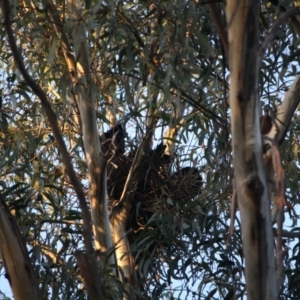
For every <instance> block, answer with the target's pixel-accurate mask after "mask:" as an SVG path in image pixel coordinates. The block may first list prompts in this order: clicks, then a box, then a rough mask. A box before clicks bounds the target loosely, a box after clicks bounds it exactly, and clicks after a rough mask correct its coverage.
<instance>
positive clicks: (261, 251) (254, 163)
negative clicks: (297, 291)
mask: <svg viewBox="0 0 300 300" xmlns="http://www.w3.org/2000/svg"><path fill="white" fill-rule="evenodd" d="M259 4H260V1H247V0H244V1H240V0H231V1H227V5H226V18H227V24H228V25H227V27H228V42H229V66H230V108H231V132H232V146H233V154H234V157H233V165H234V176H235V183H236V189H237V199H238V206H239V209H240V213H241V227H242V237H243V252H244V257H245V265H246V268H245V276H246V288H247V297H248V299H249V300H252V299H253V300H257V299H276V291H277V288H276V278H275V263H274V247H273V232H272V224H271V215H270V203H269V199H268V189H267V184H266V172H265V165H264V161H263V152H262V150H263V147H262V138H261V133H260V126H259V118H260V103H259V97H258V58H257V49H258V16H259Z"/></svg>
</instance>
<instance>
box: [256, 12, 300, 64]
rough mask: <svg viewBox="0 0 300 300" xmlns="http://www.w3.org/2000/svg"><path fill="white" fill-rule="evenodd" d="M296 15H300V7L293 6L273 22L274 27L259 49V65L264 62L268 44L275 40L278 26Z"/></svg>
mask: <svg viewBox="0 0 300 300" xmlns="http://www.w3.org/2000/svg"><path fill="white" fill-rule="evenodd" d="M295 15H300V9H298V8H291V9H289V10H287V11H286V12H284V13H283V14H282V15H281V16H280V17H279V18H278V19H277V20H276V22H275V23H274V24H273V26H272V28H271V29H270V31H269V34H268V36H267V37H266V38H265V40H264V41H263V43H262V45H261V46H260V49H259V50H258V63H259V65H260V64H261V62H262V59H263V56H264V54H265V52H266V49H267V48H268V46H269V45H270V44H271V42H272V41H273V40H274V38H275V35H276V33H277V30H278V28H279V27H280V26H281V25H282V24H284V23H285V21H286V20H287V19H288V18H291V17H292V16H295Z"/></svg>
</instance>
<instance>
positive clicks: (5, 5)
mask: <svg viewBox="0 0 300 300" xmlns="http://www.w3.org/2000/svg"><path fill="white" fill-rule="evenodd" d="M2 9H3V12H4V26H5V29H6V32H7V35H8V41H9V45H10V48H11V51H12V54H13V57H14V60H15V64H16V65H17V67H18V69H19V70H20V72H21V74H22V76H23V77H24V80H25V81H26V83H27V84H28V86H29V87H30V88H31V89H32V91H33V92H34V93H35V94H36V95H37V97H38V98H39V99H40V101H41V104H42V106H43V108H44V110H45V113H46V115H47V117H48V120H49V123H50V126H51V128H52V131H53V134H54V136H55V139H56V142H57V145H58V148H59V150H60V153H61V156H62V161H63V163H64V165H65V167H66V173H67V174H68V176H69V178H70V181H71V183H72V185H73V188H74V190H75V192H76V195H77V197H78V200H79V203H80V207H81V211H82V218H83V220H84V223H83V239H84V245H85V248H86V251H87V256H88V260H89V266H90V270H91V271H93V270H94V271H95V270H96V268H95V266H96V265H97V264H96V256H95V251H94V248H93V243H92V234H91V232H92V230H91V217H90V212H89V209H88V206H87V203H86V200H85V195H84V192H83V189H82V187H81V183H80V181H79V180H78V178H77V176H76V173H75V171H74V168H73V165H72V162H71V157H70V155H69V152H68V150H67V148H66V145H65V142H64V140H63V138H62V135H61V132H60V130H59V127H58V124H57V118H56V115H55V113H54V112H53V110H52V108H51V105H50V103H49V101H48V99H47V95H46V94H45V92H44V91H43V90H42V88H41V87H40V86H39V85H38V84H37V83H36V82H35V81H34V80H33V78H32V77H31V76H30V75H29V73H28V72H27V70H26V69H25V66H24V63H23V58H22V57H21V55H20V53H19V49H18V47H17V44H16V41H15V38H14V34H13V31H12V28H11V20H10V2H9V1H8V0H3V1H2ZM96 278H97V277H96ZM98 284H99V282H98Z"/></svg>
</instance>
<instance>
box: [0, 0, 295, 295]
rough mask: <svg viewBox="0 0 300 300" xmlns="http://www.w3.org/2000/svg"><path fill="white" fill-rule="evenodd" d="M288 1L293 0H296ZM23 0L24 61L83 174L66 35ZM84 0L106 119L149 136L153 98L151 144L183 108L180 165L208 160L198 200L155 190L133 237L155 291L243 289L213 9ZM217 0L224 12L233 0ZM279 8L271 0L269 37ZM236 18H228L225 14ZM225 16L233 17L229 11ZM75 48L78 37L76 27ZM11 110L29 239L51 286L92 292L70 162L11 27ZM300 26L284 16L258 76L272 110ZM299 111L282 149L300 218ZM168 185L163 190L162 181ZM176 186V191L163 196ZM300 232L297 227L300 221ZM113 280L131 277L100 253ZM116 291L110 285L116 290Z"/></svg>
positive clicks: (11, 139)
mask: <svg viewBox="0 0 300 300" xmlns="http://www.w3.org/2000/svg"><path fill="white" fill-rule="evenodd" d="M285 2H286V4H285V5H286V6H287V7H289V6H290V5H291V3H290V2H291V1H285ZM13 3H14V10H13V11H14V16H13V19H14V23H13V30H14V32H15V33H16V37H17V43H18V45H19V48H20V51H21V53H22V55H23V57H24V60H25V63H26V68H27V70H28V71H29V72H30V74H31V75H32V76H33V78H34V79H35V80H36V81H37V82H38V83H39V84H40V85H41V87H42V88H43V89H44V91H45V92H46V93H47V95H48V97H49V99H50V101H51V105H52V108H53V109H54V111H55V112H56V114H57V117H58V121H59V126H60V129H61V131H62V133H63V136H64V140H65V142H66V144H67V145H68V149H69V151H70V153H71V156H72V162H73V164H74V167H75V170H76V172H77V175H78V177H79V178H80V179H81V182H82V185H83V186H84V188H85V190H86V191H87V188H88V186H87V169H86V164H85V156H84V149H83V147H82V141H81V129H80V121H78V110H77V107H76V105H75V103H74V100H73V96H72V93H71V87H72V82H71V80H70V77H69V74H68V70H67V67H66V62H65V60H64V58H63V55H62V41H61V38H60V36H59V37H58V36H57V35H56V34H55V31H54V29H53V26H52V25H53V24H52V23H51V22H50V19H49V17H48V14H47V12H46V11H45V7H44V6H43V1H35V2H34V3H33V2H30V1H27V0H25V1H23V2H17V1H15V2H13ZM108 3H109V4H105V2H100V1H90V0H89V1H85V2H84V3H83V4H84V5H85V7H86V8H85V9H84V20H83V22H84V24H85V25H86V27H87V32H86V36H87V40H88V44H89V47H90V48H89V55H90V60H91V69H92V72H93V74H92V78H93V82H90V83H89V84H90V86H91V88H92V89H94V91H95V92H96V93H97V95H98V96H97V103H96V106H95V107H96V112H97V126H98V127H99V129H100V131H105V130H106V129H107V128H108V126H110V125H111V124H110V119H109V117H108V112H111V113H112V114H113V115H114V117H115V118H116V120H117V122H118V121H120V122H122V124H124V126H125V128H126V132H127V133H126V134H127V135H126V151H127V152H130V151H133V150H135V149H137V148H138V146H139V143H140V142H141V140H142V139H143V134H144V132H145V126H146V125H145V124H146V122H145V120H146V116H147V114H148V113H149V111H150V110H152V111H153V116H154V117H155V118H156V119H157V128H156V131H155V136H154V144H156V143H159V142H160V141H161V139H162V137H163V132H164V131H165V130H166V129H167V128H168V125H170V124H171V125H178V124H179V123H178V122H179V119H178V117H177V115H176V113H177V112H176V109H177V108H178V106H180V107H181V110H182V111H183V112H184V113H183V115H184V122H183V123H182V124H181V125H180V126H181V129H180V132H179V134H178V136H177V137H176V139H173V142H174V143H175V146H176V147H175V148H176V159H175V163H174V165H173V166H172V168H173V170H172V171H173V172H174V171H175V170H176V167H178V166H181V167H182V166H198V167H199V168H200V169H201V174H202V177H203V178H204V181H205V183H204V185H203V188H202V193H201V194H200V195H199V196H198V197H195V198H194V199H191V200H190V201H189V202H187V201H177V202H176V203H174V201H173V199H172V198H170V197H169V198H168V197H166V196H165V195H164V196H163V197H161V198H160V199H153V203H154V207H155V210H156V212H155V214H154V215H153V216H152V218H151V219H150V220H149V221H148V223H147V224H145V225H144V228H142V229H141V230H140V231H139V232H138V234H137V238H136V239H135V241H134V244H133V245H132V251H133V253H134V255H136V260H137V262H138V274H139V276H140V278H142V279H143V280H144V282H145V284H143V286H144V288H145V294H146V295H148V296H149V297H150V298H152V299H164V298H166V299H185V298H187V299H191V298H192V297H195V298H199V299H220V298H222V299H233V298H236V299H240V298H242V297H245V296H246V294H245V281H244V267H245V266H244V263H243V256H242V244H241V235H240V231H239V228H240V224H239V220H236V224H235V225H236V226H235V227H236V229H235V232H234V235H233V237H232V239H231V242H230V244H229V247H228V249H226V246H225V241H226V238H227V232H228V224H229V219H230V213H229V211H230V199H231V195H232V178H233V171H232V166H231V156H232V153H231V146H230V142H231V140H230V138H231V137H230V128H229V123H230V120H229V114H230V111H229V107H228V81H229V78H228V76H227V75H228V69H227V61H226V59H225V58H224V52H223V50H222V47H221V42H220V39H219V37H218V35H217V30H216V28H215V26H214V23H213V20H212V17H211V13H210V11H209V9H208V6H207V5H206V4H202V1H189V0H186V1H179V0H177V1H172V5H170V3H169V2H168V1H153V2H151V4H150V3H149V2H147V1H108ZM55 5H56V9H57V10H58V13H59V14H60V15H61V17H62V18H63V24H64V28H63V31H64V32H65V33H66V36H67V37H68V38H69V36H71V35H70V32H71V30H72V28H71V25H70V24H71V23H70V20H69V17H68V14H67V13H66V12H65V3H64V1H56V3H55ZM218 7H219V9H220V11H222V16H223V17H224V7H223V3H219V4H218ZM279 14H280V12H279V10H278V8H277V7H274V6H270V5H269V4H268V3H267V1H263V4H262V9H261V14H260V20H261V21H260V29H261V37H260V38H261V41H262V40H263V39H264V37H265V36H266V35H267V32H268V30H269V28H270V26H271V25H272V24H273V23H274V20H275V19H276V18H277V16H278V15H279ZM224 24H225V23H224ZM224 26H225V25H224ZM68 42H69V45H70V49H71V51H73V50H74V48H76V47H78V45H77V44H76V41H73V40H71V38H69V40H68ZM0 45H1V51H0V62H1V72H0V74H1V76H2V81H1V84H0V90H1V95H0V96H1V110H0V131H1V132H0V151H1V157H0V166H1V168H0V185H1V188H2V193H3V195H4V197H5V199H6V202H7V204H8V206H9V208H10V209H11V211H12V213H13V215H14V216H15V218H16V220H17V222H18V224H19V226H20V229H21V232H22V234H23V236H24V238H25V240H26V243H27V247H28V250H29V253H30V257H31V259H32V262H33V264H34V266H35V270H36V272H37V274H38V280H39V282H40V287H41V290H42V293H43V294H44V295H45V296H46V298H47V299H87V296H86V293H85V291H84V288H83V280H82V278H81V276H80V272H79V268H78V266H77V263H76V260H75V258H74V256H73V254H74V252H75V251H76V250H80V249H82V247H83V245H82V219H81V212H80V209H79V205H78V201H77V199H76V196H75V195H74V191H73V189H72V187H71V185H70V182H69V179H68V177H67V176H66V175H65V170H64V166H63V165H62V163H61V160H60V153H59V152H58V150H57V147H56V142H55V140H54V138H53V135H52V132H51V130H50V127H49V124H48V121H47V119H46V118H45V115H44V113H43V110H42V109H41V107H40V104H39V101H38V99H37V98H36V96H35V95H34V94H33V93H32V91H31V90H30V89H29V88H28V86H27V84H26V82H24V80H23V78H22V77H21V76H20V74H19V72H18V70H17V68H16V66H15V65H14V63H13V60H12V56H11V52H10V50H9V48H8V44H7V42H6V34H5V32H4V29H3V27H0ZM298 53H299V37H297V36H296V35H295V33H294V28H293V27H292V26H291V24H290V23H288V24H286V25H284V26H282V27H281V28H280V30H279V31H278V33H277V38H276V40H275V41H274V42H273V43H272V45H271V47H270V48H269V49H268V50H267V53H266V56H265V58H264V60H263V63H262V68H261V70H260V77H259V83H260V85H259V87H260V94H261V100H262V106H263V109H264V110H268V111H270V112H272V113H276V108H277V107H278V105H280V103H281V98H282V96H283V95H284V91H285V90H286V88H288V87H289V86H290V84H291V82H292V81H293V79H294V77H295V76H296V74H297V73H299V55H298ZM298 119H299V113H298V112H296V114H295V116H294V119H293V121H292V124H291V126H290V128H289V132H288V134H287V137H286V141H285V143H284V145H283V149H284V150H285V151H282V156H283V161H284V168H285V171H286V178H287V180H286V185H287V195H286V196H287V199H288V202H289V203H291V205H292V206H293V209H292V210H291V211H290V213H289V214H286V219H287V221H289V222H287V223H286V224H287V225H288V226H291V228H292V230H295V231H298V230H297V229H298V228H299V223H298V219H299V213H298V208H299V202H300V197H299V193H298V190H299V184H298V182H299V179H300V170H299V159H300V157H299V136H300V134H299V133H300V127H299V120H298ZM165 193H166V192H165ZM166 199H167V200H166ZM298 232H299V231H298ZM298 239H299V238H295V242H292V241H291V240H290V239H287V240H286V245H287V246H289V251H288V254H287V256H286V258H285V267H286V272H285V281H284V287H283V294H282V299H291V298H293V299H297V298H299V297H300V290H299V284H298V282H299V272H298V269H299V249H300V248H299V241H298ZM102 272H103V273H102V274H103V276H104V277H105V279H106V283H107V285H108V286H109V285H110V284H111V283H112V282H114V283H115V284H117V286H118V288H120V290H121V289H122V282H121V281H119V280H118V279H116V278H114V276H113V275H112V274H111V269H110V266H102ZM113 297H114V296H113V295H112V298H113Z"/></svg>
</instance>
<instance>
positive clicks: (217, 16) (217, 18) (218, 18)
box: [209, 2, 229, 59]
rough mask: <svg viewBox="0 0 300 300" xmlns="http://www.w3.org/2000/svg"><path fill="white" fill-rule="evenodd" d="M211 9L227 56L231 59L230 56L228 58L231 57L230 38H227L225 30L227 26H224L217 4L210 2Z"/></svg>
mask: <svg viewBox="0 0 300 300" xmlns="http://www.w3.org/2000/svg"><path fill="white" fill-rule="evenodd" d="M209 8H210V10H211V13H212V17H213V20H214V22H215V25H216V27H217V30H218V33H219V36H220V39H221V42H222V45H223V47H224V52H225V55H226V57H227V59H228V58H229V56H228V55H229V50H228V49H229V48H228V37H227V31H226V30H225V26H224V24H222V16H221V14H220V12H219V10H218V7H217V6H216V4H215V3H213V2H210V3H209Z"/></svg>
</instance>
